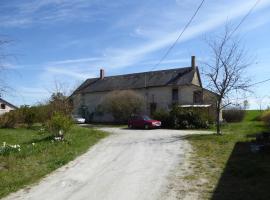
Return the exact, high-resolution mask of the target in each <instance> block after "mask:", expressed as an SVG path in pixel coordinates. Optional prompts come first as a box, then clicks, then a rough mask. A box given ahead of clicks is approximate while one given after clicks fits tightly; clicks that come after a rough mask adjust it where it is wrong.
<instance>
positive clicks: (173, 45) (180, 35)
mask: <svg viewBox="0 0 270 200" xmlns="http://www.w3.org/2000/svg"><path fill="white" fill-rule="evenodd" d="M204 1H205V0H202V1H201V3H200V4H199V6H198V8H197V9H196V11H195V12H194V14H193V15H192V17H191V18H190V20H189V21H188V23H187V24H186V25H185V27H184V29H183V30H182V31H181V33H180V34H179V36H178V37H177V39H176V40H175V42H174V43H173V44H172V45H171V46H170V47H169V49H168V50H167V51H166V53H165V54H164V55H163V56H162V57H161V59H160V60H159V61H158V63H157V64H156V65H155V66H154V67H153V68H152V69H151V70H153V69H155V68H156V67H157V66H158V65H159V64H160V63H161V62H162V61H163V60H164V59H165V58H166V57H167V56H168V54H169V53H170V52H171V50H172V49H173V48H174V47H175V45H176V44H177V42H178V40H179V39H180V38H181V37H182V35H183V34H184V32H185V31H186V30H187V28H188V27H189V25H190V24H191V22H192V21H193V20H194V18H195V16H196V15H197V13H198V12H199V10H200V9H201V7H202V5H203V3H204ZM151 70H150V71H151Z"/></svg>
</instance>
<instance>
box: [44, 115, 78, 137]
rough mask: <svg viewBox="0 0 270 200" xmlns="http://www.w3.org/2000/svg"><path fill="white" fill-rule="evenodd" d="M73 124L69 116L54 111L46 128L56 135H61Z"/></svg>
mask: <svg viewBox="0 0 270 200" xmlns="http://www.w3.org/2000/svg"><path fill="white" fill-rule="evenodd" d="M72 124H73V121H72V119H71V118H70V117H68V116H65V115H64V114H62V113H54V114H53V116H52V118H51V119H50V120H49V121H48V122H47V129H48V130H49V131H50V132H51V133H52V134H54V135H55V136H56V137H63V135H64V133H66V132H68V131H69V130H70V128H71V126H72Z"/></svg>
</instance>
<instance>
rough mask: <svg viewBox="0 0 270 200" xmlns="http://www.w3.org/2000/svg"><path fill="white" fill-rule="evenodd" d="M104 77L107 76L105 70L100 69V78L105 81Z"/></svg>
mask: <svg viewBox="0 0 270 200" xmlns="http://www.w3.org/2000/svg"><path fill="white" fill-rule="evenodd" d="M104 76H105V71H104V69H100V76H99V78H100V79H101V80H103V79H104Z"/></svg>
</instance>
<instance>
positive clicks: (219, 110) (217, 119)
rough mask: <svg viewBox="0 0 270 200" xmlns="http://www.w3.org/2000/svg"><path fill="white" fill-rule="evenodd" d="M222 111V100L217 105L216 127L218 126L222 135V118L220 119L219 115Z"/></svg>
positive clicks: (218, 130)
mask: <svg viewBox="0 0 270 200" xmlns="http://www.w3.org/2000/svg"><path fill="white" fill-rule="evenodd" d="M220 112H221V109H220V102H218V105H217V112H216V113H217V116H216V128H217V134H218V135H221V128H220V119H219V116H220Z"/></svg>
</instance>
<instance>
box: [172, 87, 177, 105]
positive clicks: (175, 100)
mask: <svg viewBox="0 0 270 200" xmlns="http://www.w3.org/2000/svg"><path fill="white" fill-rule="evenodd" d="M172 102H173V103H178V89H173V90H172Z"/></svg>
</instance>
